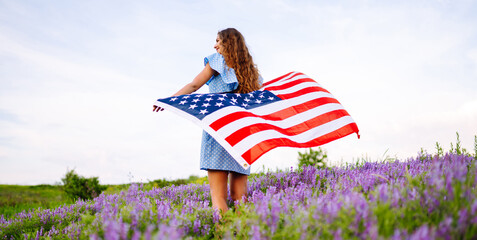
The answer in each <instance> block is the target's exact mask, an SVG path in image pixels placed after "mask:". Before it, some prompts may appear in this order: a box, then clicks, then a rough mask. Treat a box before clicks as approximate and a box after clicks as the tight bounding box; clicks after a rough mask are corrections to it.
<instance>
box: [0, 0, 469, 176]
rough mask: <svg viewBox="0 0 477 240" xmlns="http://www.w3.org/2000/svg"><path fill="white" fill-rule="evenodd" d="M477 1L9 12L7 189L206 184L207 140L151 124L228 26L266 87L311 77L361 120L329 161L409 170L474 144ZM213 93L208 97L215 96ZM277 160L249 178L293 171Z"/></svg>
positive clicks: (268, 159) (269, 159)
mask: <svg viewBox="0 0 477 240" xmlns="http://www.w3.org/2000/svg"><path fill="white" fill-rule="evenodd" d="M475 12H477V1H458V0H457V1H444V0H442V1H433V0H426V1H424V0H423V1H364V0H363V1H359V0H358V1H301V0H298V1H293V0H264V1H251V0H250V1H249V0H245V1H234V0H223V1H215V0H205V1H194V0H178V1H153V0H145V1H116V0H115V1H112V0H106V1H94V0H84V1H68V0H67V1H63V0H50V1H27V0H22V1H13V0H10V1H8V0H0V184H22V185H34V184H57V183H60V182H61V178H62V177H63V176H64V175H65V174H66V172H67V171H68V170H72V169H74V170H75V171H76V172H77V173H78V174H79V175H82V176H85V177H98V178H99V180H100V182H101V183H102V184H119V183H128V182H147V181H150V180H155V179H163V178H165V179H177V178H187V177H189V176H190V175H196V176H205V175H206V172H205V171H201V170H199V153H200V141H201V135H202V130H201V129H200V128H199V127H198V126H196V125H194V124H193V123H192V122H189V121H187V120H185V119H183V118H181V117H179V116H178V115H175V114H173V113H171V112H167V111H163V112H160V113H153V112H152V105H153V103H154V101H155V100H156V99H157V98H164V97H169V96H170V95H172V94H174V93H175V92H176V91H177V90H179V89H180V88H181V87H182V86H184V85H185V84H187V83H189V82H190V81H191V80H192V79H193V78H194V77H195V76H196V75H197V74H198V73H199V72H200V71H201V70H202V68H203V58H204V57H205V56H208V55H210V54H212V53H214V52H215V50H214V49H213V46H214V44H215V38H216V34H217V32H218V31H219V30H221V29H224V28H227V27H234V28H236V29H238V30H239V31H240V32H241V33H242V34H243V35H244V37H245V39H246V42H247V45H248V47H249V50H250V52H251V54H252V56H253V58H254V61H255V63H256V64H257V66H258V68H259V71H260V73H261V75H262V76H263V78H264V79H265V81H267V80H271V79H273V78H276V77H278V76H281V75H283V74H286V73H288V72H291V71H299V72H303V73H305V74H306V75H308V76H309V77H311V78H313V79H314V80H316V81H317V82H318V83H320V84H321V85H322V86H323V87H325V88H326V89H327V90H329V91H330V92H331V93H332V94H333V95H334V96H335V97H336V98H337V99H338V100H339V101H340V102H341V103H342V105H343V106H344V107H345V109H346V110H347V111H348V112H349V113H350V115H351V116H352V117H353V119H354V120H355V121H356V123H357V125H358V127H359V129H360V135H361V138H360V139H358V138H357V137H356V135H355V134H354V135H349V136H347V137H345V138H342V139H339V140H336V141H334V142H331V143H328V144H326V145H323V146H322V148H323V149H325V150H326V151H327V153H328V164H329V165H333V164H336V165H338V164H343V163H345V162H349V163H353V162H356V161H357V160H360V159H368V160H371V161H380V160H384V159H394V158H395V159H400V160H406V159H408V158H411V157H415V156H416V155H417V154H418V152H419V151H420V150H421V148H422V149H424V150H426V151H428V152H429V153H435V152H436V150H435V145H436V142H438V143H440V145H441V146H443V148H444V150H445V151H448V150H449V149H450V143H451V142H453V143H454V145H455V142H456V132H458V133H459V135H460V140H461V143H462V146H463V147H464V148H466V149H467V150H468V151H470V152H473V151H474V136H475V135H477V26H476V25H477V15H476V14H475ZM207 91H208V89H207V87H206V86H205V87H203V88H201V89H200V90H199V91H198V92H199V93H205V92H207ZM304 150H305V149H297V148H277V149H274V150H272V151H270V152H268V153H267V154H265V155H264V156H262V158H260V159H259V160H258V161H257V162H255V163H254V164H253V165H252V173H254V172H260V171H263V170H267V169H270V170H276V169H282V170H285V169H289V168H290V167H294V168H296V167H297V157H298V151H302V152H303V151H304Z"/></svg>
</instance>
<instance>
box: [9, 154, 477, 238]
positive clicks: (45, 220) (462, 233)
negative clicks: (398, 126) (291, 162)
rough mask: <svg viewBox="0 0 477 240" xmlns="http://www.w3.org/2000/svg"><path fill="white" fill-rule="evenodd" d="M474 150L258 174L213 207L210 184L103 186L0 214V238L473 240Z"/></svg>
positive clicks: (476, 212)
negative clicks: (237, 195)
mask: <svg viewBox="0 0 477 240" xmlns="http://www.w3.org/2000/svg"><path fill="white" fill-rule="evenodd" d="M476 183H477V174H476V157H475V156H471V155H469V154H457V153H455V152H452V153H447V154H436V155H428V154H424V155H420V156H418V157H416V158H412V159H408V160H405V161H398V160H395V161H386V162H361V163H357V164H353V165H347V166H341V167H333V168H327V169H320V170H319V169H316V168H312V167H307V168H304V169H301V170H293V169H290V170H288V171H283V172H275V173H264V174H261V175H259V176H256V177H254V178H250V179H249V185H248V197H247V201H246V203H238V202H237V203H232V202H231V203H230V205H231V207H232V208H231V209H230V210H229V211H228V212H226V213H225V214H224V215H223V216H221V215H220V214H219V213H218V212H215V211H213V209H212V208H211V202H210V196H209V187H208V185H207V184H203V185H197V184H189V185H181V186H171V187H164V188H153V189H150V190H146V189H143V188H142V187H141V186H138V185H136V184H133V185H131V187H130V188H129V189H128V190H127V191H123V192H121V193H119V194H109V195H106V194H102V195H100V196H99V197H97V198H95V199H93V200H91V201H77V202H76V203H75V204H70V205H64V206H62V207H58V208H55V209H36V210H35V211H31V212H22V213H19V214H17V215H15V216H12V217H10V218H8V219H5V218H4V217H3V216H0V239H11V238H14V239H164V238H166V239H183V238H186V239H187V238H193V239H211V238H221V239H317V238H319V239H350V238H357V239H436V238H437V239H476V238H477V189H476Z"/></svg>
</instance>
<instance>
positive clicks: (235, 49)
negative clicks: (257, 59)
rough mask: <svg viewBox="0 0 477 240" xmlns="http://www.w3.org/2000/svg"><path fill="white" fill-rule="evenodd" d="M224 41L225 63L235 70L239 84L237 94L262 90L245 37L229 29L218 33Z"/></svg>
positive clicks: (235, 30) (223, 53) (233, 29)
mask: <svg viewBox="0 0 477 240" xmlns="http://www.w3.org/2000/svg"><path fill="white" fill-rule="evenodd" d="M217 36H218V37H219V38H220V40H221V41H222V46H223V48H224V50H223V51H222V55H223V56H224V59H225V63H226V64H227V66H228V67H230V68H233V69H234V71H235V75H236V76H237V80H238V82H239V84H238V87H237V89H235V91H234V92H236V93H249V92H253V91H256V90H258V89H260V87H261V86H260V82H259V80H258V78H259V73H258V68H257V65H255V63H253V59H252V56H251V55H250V53H249V52H248V48H247V45H246V44H245V39H244V37H243V35H242V34H241V33H240V32H239V31H237V29H235V28H227V29H224V30H222V31H219V32H218V33H217Z"/></svg>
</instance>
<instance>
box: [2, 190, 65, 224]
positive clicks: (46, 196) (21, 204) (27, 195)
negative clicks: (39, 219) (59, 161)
mask: <svg viewBox="0 0 477 240" xmlns="http://www.w3.org/2000/svg"><path fill="white" fill-rule="evenodd" d="M67 203H72V202H70V201H69V200H68V199H67V197H66V196H65V195H64V194H63V190H62V188H61V186H58V185H44V184H43V185H36V186H20V185H0V215H4V217H5V218H8V217H10V216H12V215H13V214H15V213H19V212H22V211H24V210H26V211H28V210H30V209H35V208H39V207H42V208H55V207H58V206H60V205H62V204H67Z"/></svg>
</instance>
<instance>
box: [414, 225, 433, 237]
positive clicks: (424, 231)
mask: <svg viewBox="0 0 477 240" xmlns="http://www.w3.org/2000/svg"><path fill="white" fill-rule="evenodd" d="M435 235H436V234H435V231H434V230H433V229H432V228H429V227H428V226H427V225H423V226H421V227H420V228H418V229H417V230H416V231H415V232H414V233H413V234H412V235H411V236H410V237H409V239H410V240H431V239H436V236H435Z"/></svg>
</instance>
